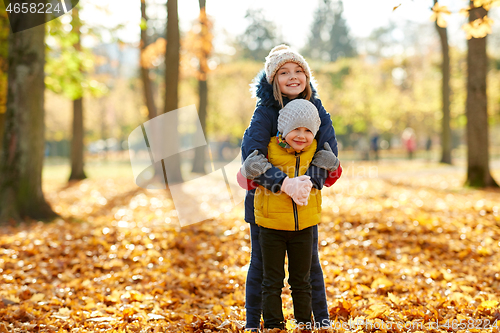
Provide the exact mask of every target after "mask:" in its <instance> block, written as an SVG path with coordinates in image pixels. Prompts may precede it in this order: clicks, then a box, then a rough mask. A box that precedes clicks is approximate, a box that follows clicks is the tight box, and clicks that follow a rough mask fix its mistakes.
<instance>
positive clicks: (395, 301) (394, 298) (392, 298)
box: [387, 293, 399, 304]
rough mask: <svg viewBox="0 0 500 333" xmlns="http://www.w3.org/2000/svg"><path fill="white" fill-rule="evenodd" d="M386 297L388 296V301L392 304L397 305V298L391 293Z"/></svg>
mask: <svg viewBox="0 0 500 333" xmlns="http://www.w3.org/2000/svg"><path fill="white" fill-rule="evenodd" d="M387 296H389V300H390V301H391V302H392V303H394V304H399V298H398V297H397V296H396V295H394V294H393V293H388V294H387Z"/></svg>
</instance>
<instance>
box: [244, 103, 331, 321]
mask: <svg viewBox="0 0 500 333" xmlns="http://www.w3.org/2000/svg"><path fill="white" fill-rule="evenodd" d="M320 124H321V120H320V119H319V115H318V110H317V109H316V107H315V106H314V104H312V103H311V102H309V101H307V100H304V99H295V100H293V101H291V102H289V103H288V104H287V105H286V106H285V107H284V108H283V109H282V110H281V111H280V112H279V117H278V131H279V132H278V133H280V135H278V139H276V138H271V139H270V141H269V144H268V159H269V161H267V159H266V158H265V157H264V156H263V155H261V154H259V153H258V151H257V150H255V151H254V152H253V153H252V154H250V155H249V156H248V158H247V159H245V161H244V162H243V166H242V168H241V174H242V176H243V177H246V178H248V179H255V178H257V177H259V176H260V175H261V174H263V173H264V172H265V170H266V169H269V168H271V163H272V164H273V165H274V166H275V167H278V168H279V169H280V170H282V171H283V172H285V173H286V174H287V176H288V177H291V178H292V179H295V178H293V177H298V178H300V177H301V176H302V175H303V174H304V173H305V172H306V170H307V169H308V167H309V165H310V164H314V165H317V166H319V167H323V168H325V167H326V168H329V169H331V170H335V169H337V168H338V166H339V161H338V159H337V157H336V156H335V155H334V154H333V152H332V151H331V149H329V148H330V146H329V145H328V143H325V149H326V151H320V152H318V153H316V146H317V144H316V140H315V139H314V136H315V135H316V132H317V131H318V129H319V126H320ZM280 137H281V139H280ZM313 157H314V158H313ZM300 182H308V183H309V184H308V185H309V186H308V187H307V189H306V191H305V192H307V194H305V195H304V197H305V198H306V200H305V202H303V201H302V200H300V201H301V202H302V203H303V205H300V206H302V207H300V206H298V205H297V203H296V202H295V201H294V200H293V199H291V198H290V197H289V196H288V195H287V194H286V192H287V191H285V190H284V189H283V187H284V186H285V185H283V186H282V192H281V193H276V194H274V193H271V191H269V190H267V189H265V188H263V187H259V188H258V189H257V190H256V193H255V222H256V223H257V225H259V226H260V232H259V242H260V245H261V250H262V262H263V273H264V278H263V283H262V291H263V299H262V302H263V314H264V327H265V328H280V329H284V327H285V322H284V317H283V311H282V304H281V290H282V288H283V279H284V278H285V270H284V264H285V254H287V255H288V267H289V273H290V274H289V279H288V281H289V283H290V285H291V288H292V299H293V308H294V315H295V323H296V324H298V326H299V327H300V328H307V329H312V323H311V285H310V283H309V275H310V269H311V259H312V249H313V244H312V242H313V227H312V226H315V225H317V224H318V223H319V221H320V208H321V192H320V191H319V190H317V189H312V190H311V187H312V183H311V182H310V181H309V179H308V177H307V178H303V179H302V180H300ZM309 192H310V193H309ZM309 198H310V203H309V204H308V203H307V201H308V200H307V199H309ZM317 326H319V325H317Z"/></svg>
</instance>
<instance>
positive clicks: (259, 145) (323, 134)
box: [241, 71, 338, 223]
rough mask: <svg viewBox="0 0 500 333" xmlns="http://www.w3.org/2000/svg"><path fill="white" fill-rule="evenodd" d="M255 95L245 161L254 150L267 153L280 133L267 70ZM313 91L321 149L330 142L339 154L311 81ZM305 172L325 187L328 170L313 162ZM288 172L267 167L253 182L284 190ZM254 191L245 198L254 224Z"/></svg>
mask: <svg viewBox="0 0 500 333" xmlns="http://www.w3.org/2000/svg"><path fill="white" fill-rule="evenodd" d="M255 82H256V83H255V87H254V88H255V94H256V96H257V106H256V108H255V111H254V113H253V116H252V119H251V121H250V126H248V128H247V129H246V131H245V134H244V135H243V142H242V144H241V158H242V161H244V160H245V159H246V158H247V156H248V155H250V154H251V153H252V152H253V151H254V150H256V149H257V150H258V151H259V152H260V153H262V154H264V156H267V145H268V144H269V139H270V138H271V136H275V135H276V133H277V132H278V115H279V110H281V107H280V105H279V103H278V101H277V100H276V99H275V98H274V96H273V86H272V85H271V84H270V83H268V82H267V79H266V73H265V72H264V71H261V72H260V73H259V74H258V75H257V77H256V78H255ZM311 88H312V91H313V94H312V97H311V99H310V101H311V102H312V103H313V104H314V105H315V106H316V108H317V109H318V112H319V117H320V119H321V126H320V128H319V131H318V133H317V134H316V137H315V139H316V141H317V142H318V149H317V150H320V149H323V145H324V144H325V142H327V141H328V143H329V144H330V147H331V148H332V150H333V152H334V153H335V155H338V148H337V139H336V137H335V131H334V129H333V126H332V120H331V118H330V114H329V113H328V112H326V110H325V108H324V107H323V105H322V104H321V100H320V99H319V98H318V94H317V91H316V89H315V88H314V86H313V85H312V84H311ZM289 101H290V100H289V99H288V98H286V97H283V104H284V105H286V104H287V103H288V102H289ZM306 175H308V176H310V177H311V182H312V183H313V186H314V187H315V188H317V189H319V190H321V189H322V188H323V185H324V183H325V180H326V179H327V177H328V171H326V170H325V169H322V168H319V167H317V166H314V165H311V166H310V167H309V169H308V170H307V172H306ZM285 177H286V174H285V173H284V172H283V171H281V170H280V169H278V168H277V167H275V166H273V167H272V168H271V169H269V170H267V171H266V172H265V173H264V174H263V175H262V176H260V177H259V178H257V179H255V180H254V181H255V182H256V183H257V184H258V185H261V186H263V187H265V188H267V189H268V190H271V191H273V192H275V193H276V192H278V191H279V190H280V189H281V184H282V183H283V180H284V179H285ZM254 194H255V189H253V190H250V191H247V194H246V197H245V221H247V222H249V223H255V217H254Z"/></svg>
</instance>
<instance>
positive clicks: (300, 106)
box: [278, 99, 321, 139]
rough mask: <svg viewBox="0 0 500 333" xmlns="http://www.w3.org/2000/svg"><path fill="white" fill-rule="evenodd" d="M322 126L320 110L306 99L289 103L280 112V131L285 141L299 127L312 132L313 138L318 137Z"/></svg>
mask: <svg viewBox="0 0 500 333" xmlns="http://www.w3.org/2000/svg"><path fill="white" fill-rule="evenodd" d="M320 125H321V120H320V119H319V113H318V109H317V108H316V106H314V104H313V103H311V102H309V101H308V100H305V99H294V100H293V101H290V102H288V104H287V105H285V107H284V108H283V109H281V110H280V114H279V116H278V131H279V132H280V133H281V137H282V138H283V139H285V137H286V136H287V134H288V133H290V132H291V131H293V130H294V129H296V128H298V127H305V128H307V129H308V130H310V131H311V132H312V134H313V136H316V133H317V132H318V130H319V126H320Z"/></svg>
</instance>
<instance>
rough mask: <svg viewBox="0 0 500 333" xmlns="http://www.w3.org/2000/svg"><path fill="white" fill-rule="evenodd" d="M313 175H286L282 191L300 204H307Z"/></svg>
mask: <svg viewBox="0 0 500 333" xmlns="http://www.w3.org/2000/svg"><path fill="white" fill-rule="evenodd" d="M310 178H311V177H309V176H306V175H303V176H300V177H295V178H288V177H286V178H285V180H283V184H282V185H281V191H283V192H285V193H286V194H288V196H290V198H292V200H293V201H294V202H295V203H296V204H297V205H299V206H304V205H307V202H308V199H309V194H310V193H311V189H312V182H311V181H310V180H309V179H310Z"/></svg>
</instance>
